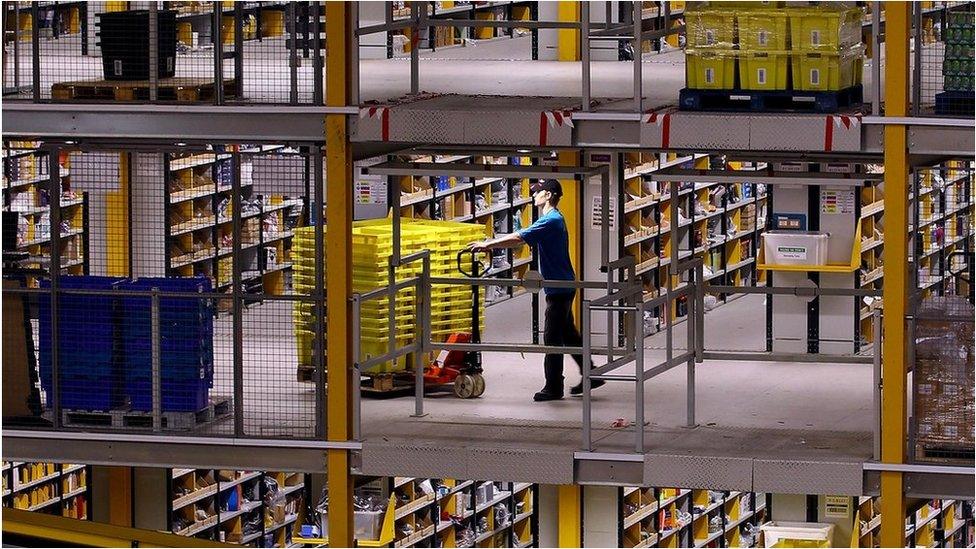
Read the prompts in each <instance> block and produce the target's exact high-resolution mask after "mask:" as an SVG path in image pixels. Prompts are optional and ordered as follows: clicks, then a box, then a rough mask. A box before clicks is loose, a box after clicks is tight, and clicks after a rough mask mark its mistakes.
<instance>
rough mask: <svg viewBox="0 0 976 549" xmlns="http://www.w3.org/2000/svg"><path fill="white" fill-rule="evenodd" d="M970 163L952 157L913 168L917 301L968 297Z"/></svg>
mask: <svg viewBox="0 0 976 549" xmlns="http://www.w3.org/2000/svg"><path fill="white" fill-rule="evenodd" d="M972 180H973V163H972V162H968V161H950V162H946V163H945V164H943V165H941V166H937V167H933V168H925V169H920V170H918V171H917V172H916V175H915V182H914V185H913V187H914V188H913V192H912V217H913V219H914V220H915V221H914V222H913V223H912V228H913V232H912V255H913V261H914V266H915V272H914V275H915V288H916V295H917V298H918V299H922V300H924V299H925V298H928V297H932V296H946V295H962V296H969V295H972V291H973V287H972V284H971V283H970V282H969V280H971V279H972V277H971V275H972V269H973V268H974V267H973V261H972V259H971V257H972V254H973V250H974V247H973V190H972Z"/></svg>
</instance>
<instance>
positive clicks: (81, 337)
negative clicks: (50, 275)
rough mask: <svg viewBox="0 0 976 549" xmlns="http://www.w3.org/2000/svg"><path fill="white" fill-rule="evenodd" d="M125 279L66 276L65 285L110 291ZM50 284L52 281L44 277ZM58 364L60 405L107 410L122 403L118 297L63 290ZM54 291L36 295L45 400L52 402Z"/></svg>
mask: <svg viewBox="0 0 976 549" xmlns="http://www.w3.org/2000/svg"><path fill="white" fill-rule="evenodd" d="M122 280H123V279H122V278H117V277H107V276H63V277H61V278H60V279H59V282H60V287H61V289H64V290H96V291H104V290H112V289H114V288H115V287H116V285H117V284H118V283H119V282H121V281H122ZM40 287H41V288H42V289H49V288H50V287H51V283H50V281H49V280H42V281H41V282H40ZM58 305H59V308H58V332H59V334H58V345H59V361H58V367H59V372H60V376H59V377H60V380H61V391H60V392H61V407H62V408H66V409H76V410H108V409H111V408H114V407H118V406H121V405H122V404H124V399H123V394H122V392H121V384H122V372H121V363H120V360H119V355H118V346H117V343H118V332H117V329H118V313H119V311H118V308H117V307H116V301H115V297H114V296H108V295H83V294H66V293H61V294H60V296H59V301H58ZM52 329H53V326H52V318H51V296H50V294H41V295H40V297H39V299H38V339H39V345H38V366H39V368H38V369H39V373H40V381H41V388H42V389H43V390H44V392H45V394H46V397H47V398H46V400H47V405H48V406H51V405H53V387H52V385H53V380H52V362H53V353H52V343H53V334H52Z"/></svg>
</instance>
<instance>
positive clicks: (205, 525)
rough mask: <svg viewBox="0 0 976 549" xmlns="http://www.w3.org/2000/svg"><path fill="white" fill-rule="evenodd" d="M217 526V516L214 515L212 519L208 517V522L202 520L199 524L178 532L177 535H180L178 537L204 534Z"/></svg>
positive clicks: (195, 523) (196, 523)
mask: <svg viewBox="0 0 976 549" xmlns="http://www.w3.org/2000/svg"><path fill="white" fill-rule="evenodd" d="M217 524H218V523H217V515H214V516H212V517H207V519H206V520H201V521H199V522H194V523H193V524H192V525H191V526H188V527H187V528H184V529H183V530H180V531H179V532H176V535H178V536H193V535H196V534H199V533H200V532H203V531H204V530H207V529H210V528H213V527H214V526H217Z"/></svg>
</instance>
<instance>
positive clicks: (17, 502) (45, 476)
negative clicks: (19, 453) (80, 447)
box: [0, 461, 92, 520]
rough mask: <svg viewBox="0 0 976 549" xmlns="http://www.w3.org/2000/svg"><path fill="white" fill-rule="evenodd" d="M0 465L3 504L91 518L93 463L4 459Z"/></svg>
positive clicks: (61, 514) (84, 518)
mask: <svg viewBox="0 0 976 549" xmlns="http://www.w3.org/2000/svg"><path fill="white" fill-rule="evenodd" d="M0 469H2V471H0V478H2V481H3V494H2V495H3V498H2V499H3V506H4V507H8V508H12V509H24V510H27V511H36V512H39V513H45V514H54V515H58V516H63V517H69V518H75V519H81V520H91V513H90V512H89V509H90V506H91V501H92V498H91V482H90V479H91V467H89V466H87V465H78V464H73V463H64V464H60V463H36V462H20V461H12V462H7V461H4V462H2V464H0Z"/></svg>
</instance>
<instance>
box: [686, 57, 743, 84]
mask: <svg viewBox="0 0 976 549" xmlns="http://www.w3.org/2000/svg"><path fill="white" fill-rule="evenodd" d="M735 56H736V51H735V50H709V49H706V50H693V49H689V50H687V52H686V55H685V71H686V73H685V81H686V83H687V86H688V87H689V88H691V89H696V90H731V89H733V88H735Z"/></svg>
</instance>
